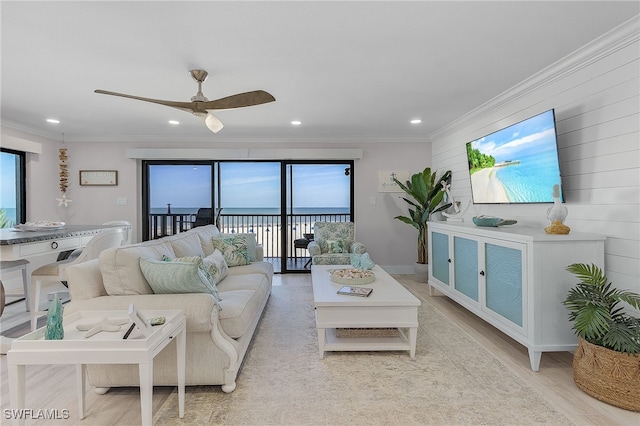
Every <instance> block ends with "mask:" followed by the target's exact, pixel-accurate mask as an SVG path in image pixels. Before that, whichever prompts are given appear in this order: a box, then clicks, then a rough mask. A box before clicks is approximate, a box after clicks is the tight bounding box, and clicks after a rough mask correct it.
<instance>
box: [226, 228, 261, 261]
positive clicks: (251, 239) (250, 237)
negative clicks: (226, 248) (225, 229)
mask: <svg viewBox="0 0 640 426" xmlns="http://www.w3.org/2000/svg"><path fill="white" fill-rule="evenodd" d="M220 237H221V238H229V237H238V238H240V239H242V240H244V241H245V242H246V243H247V251H248V252H249V260H250V261H251V262H255V261H256V260H258V258H257V255H256V247H257V245H258V244H257V241H256V234H254V233H247V234H220Z"/></svg>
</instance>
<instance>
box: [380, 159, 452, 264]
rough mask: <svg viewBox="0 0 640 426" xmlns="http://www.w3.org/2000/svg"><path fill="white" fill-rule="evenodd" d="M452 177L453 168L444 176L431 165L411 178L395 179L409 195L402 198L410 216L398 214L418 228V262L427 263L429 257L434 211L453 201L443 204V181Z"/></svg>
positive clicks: (438, 210)
mask: <svg viewBox="0 0 640 426" xmlns="http://www.w3.org/2000/svg"><path fill="white" fill-rule="evenodd" d="M450 179H451V170H447V171H446V172H444V173H443V175H442V176H440V177H437V173H436V171H435V170H434V171H433V172H432V171H431V168H430V167H427V168H425V169H424V170H423V171H422V172H420V173H415V174H413V175H412V176H411V180H408V181H406V182H400V181H399V180H398V179H395V178H394V179H393V181H394V182H395V183H396V184H397V185H398V186H399V187H400V188H401V189H402V190H403V191H404V192H405V193H406V194H407V195H408V198H402V199H403V200H404V201H406V203H407V204H408V205H409V216H396V217H395V218H394V219H398V220H399V221H401V222H404V223H407V224H409V225H411V226H413V227H414V228H416V229H417V230H418V245H417V250H418V263H420V264H427V263H428V259H429V248H428V247H427V227H428V225H427V222H429V219H430V218H431V215H432V214H433V213H437V212H441V211H444V210H446V209H448V208H449V207H451V203H445V204H442V202H443V200H444V194H445V189H444V188H445V187H446V185H442V182H448V181H449V180H450Z"/></svg>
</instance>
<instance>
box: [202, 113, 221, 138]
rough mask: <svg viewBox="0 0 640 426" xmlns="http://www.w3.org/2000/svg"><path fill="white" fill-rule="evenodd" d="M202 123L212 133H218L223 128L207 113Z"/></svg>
mask: <svg viewBox="0 0 640 426" xmlns="http://www.w3.org/2000/svg"><path fill="white" fill-rule="evenodd" d="M204 122H205V124H206V125H207V127H208V128H209V130H211V131H212V132H213V133H218V132H219V131H220V130H222V128H223V127H224V124H222V121H220V120H219V119H218V117H216V116H215V115H213V114H211V113H208V114H207V115H206V117H204Z"/></svg>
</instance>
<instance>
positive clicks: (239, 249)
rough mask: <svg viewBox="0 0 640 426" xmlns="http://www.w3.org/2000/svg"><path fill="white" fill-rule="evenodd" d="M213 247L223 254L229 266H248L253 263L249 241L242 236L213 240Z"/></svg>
mask: <svg viewBox="0 0 640 426" xmlns="http://www.w3.org/2000/svg"><path fill="white" fill-rule="evenodd" d="M212 241H213V246H214V247H215V248H216V249H217V250H220V251H221V252H222V255H223V256H224V260H225V261H226V262H227V265H228V266H240V265H248V264H249V263H251V256H249V249H248V248H247V239H246V238H243V237H241V236H237V235H234V236H231V237H219V238H213V239H212Z"/></svg>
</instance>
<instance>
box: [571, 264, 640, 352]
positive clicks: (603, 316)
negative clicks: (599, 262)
mask: <svg viewBox="0 0 640 426" xmlns="http://www.w3.org/2000/svg"><path fill="white" fill-rule="evenodd" d="M567 271H569V272H571V273H572V274H574V275H576V276H577V277H578V278H579V279H580V280H581V281H580V282H579V283H578V284H576V285H575V287H573V288H572V289H571V290H569V294H568V295H567V298H566V299H565V301H564V302H563V303H564V305H565V306H566V307H567V308H568V309H569V310H570V311H571V313H570V314H569V320H570V321H572V322H573V326H572V328H573V330H574V331H575V332H576V334H577V335H578V336H580V337H582V338H583V339H585V340H586V341H588V342H590V343H593V344H594V345H598V346H603V347H605V348H608V349H611V350H614V351H617V352H624V353H628V354H640V318H636V317H633V316H631V315H629V314H627V313H625V307H624V306H623V305H621V304H622V303H623V302H624V303H628V304H629V305H630V306H632V307H634V308H636V309H640V295H638V294H636V293H633V292H631V291H628V290H620V289H617V288H614V287H613V286H612V284H611V283H607V277H606V276H605V274H604V272H602V270H601V269H600V268H599V267H597V266H596V265H593V264H591V265H586V264H583V263H574V264H572V265H569V266H568V267H567Z"/></svg>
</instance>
